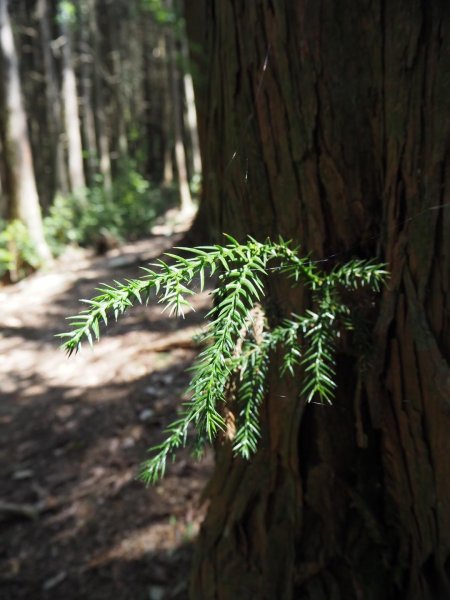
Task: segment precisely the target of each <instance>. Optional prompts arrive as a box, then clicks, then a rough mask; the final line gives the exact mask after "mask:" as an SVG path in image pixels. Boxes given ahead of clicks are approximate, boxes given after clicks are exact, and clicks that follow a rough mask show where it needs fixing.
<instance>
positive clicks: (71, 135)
mask: <svg viewBox="0 0 450 600" xmlns="http://www.w3.org/2000/svg"><path fill="white" fill-rule="evenodd" d="M59 6H60V10H59V25H60V29H61V36H62V38H63V40H64V43H63V46H62V68H63V83H62V98H63V104H64V120H65V128H66V136H67V159H68V163H69V177H70V187H71V191H72V192H73V193H77V192H80V191H82V190H83V189H84V188H85V187H86V180H85V177H84V166H83V147H82V142H81V131H80V116H79V110H78V93H77V81H76V77H75V70H74V67H73V56H72V40H71V31H70V28H71V15H70V14H69V13H68V9H67V8H66V7H65V6H64V3H60V5H59Z"/></svg>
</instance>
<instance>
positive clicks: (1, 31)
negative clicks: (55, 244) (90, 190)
mask: <svg viewBox="0 0 450 600" xmlns="http://www.w3.org/2000/svg"><path fill="white" fill-rule="evenodd" d="M0 44H1V62H2V83H3V85H2V88H3V89H2V90H1V91H2V105H3V110H2V118H1V120H2V121H3V123H2V126H1V130H2V137H3V139H2V148H3V151H4V155H5V156H4V162H5V170H6V171H7V180H8V184H7V193H8V199H9V216H10V218H16V219H20V220H21V221H22V222H23V223H24V225H25V226H26V227H27V229H28V232H29V235H30V239H31V241H32V242H33V245H34V247H35V249H36V252H37V254H38V256H39V258H40V260H41V261H42V262H46V261H49V260H51V254H50V250H49V248H48V246H47V243H46V241H45V238H44V231H43V227H42V216H41V207H40V205H39V197H38V193H37V188H36V180H35V177H34V169H33V158H32V154H31V146H30V140H29V136H28V126H27V118H26V115H25V110H24V107H23V101H22V92H21V86H20V78H19V65H18V59H17V54H16V49H15V45H14V38H13V33H12V29H11V21H10V18H9V13H8V6H7V1H6V0H0Z"/></svg>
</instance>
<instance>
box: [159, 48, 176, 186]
mask: <svg viewBox="0 0 450 600" xmlns="http://www.w3.org/2000/svg"><path fill="white" fill-rule="evenodd" d="M159 47H160V51H161V56H162V63H163V69H164V70H163V73H162V78H163V81H164V85H163V88H162V91H163V93H164V90H165V91H166V93H165V94H164V95H165V96H166V102H165V103H164V109H163V114H164V119H163V124H164V169H163V183H164V185H166V186H170V185H172V184H173V181H174V173H173V170H174V169H173V160H172V154H173V148H174V146H173V138H174V132H173V122H174V120H173V118H171V117H172V114H173V110H174V109H173V98H172V93H171V75H170V66H169V64H168V61H169V59H168V54H167V43H166V38H165V36H162V37H161V39H160V43H159Z"/></svg>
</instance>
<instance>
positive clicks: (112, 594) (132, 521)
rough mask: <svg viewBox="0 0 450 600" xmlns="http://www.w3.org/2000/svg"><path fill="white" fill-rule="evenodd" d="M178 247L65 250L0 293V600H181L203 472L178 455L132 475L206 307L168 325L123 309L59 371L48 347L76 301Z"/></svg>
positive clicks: (165, 415) (158, 430)
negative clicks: (148, 473)
mask: <svg viewBox="0 0 450 600" xmlns="http://www.w3.org/2000/svg"><path fill="white" fill-rule="evenodd" d="M180 235H181V234H178V235H176V236H170V237H169V236H162V235H161V236H158V235H155V236H153V237H152V238H150V239H148V240H144V241H140V242H136V243H133V244H128V245H126V246H123V247H122V248H120V249H117V250H113V251H110V252H109V253H108V254H107V255H105V256H101V257H99V256H94V255H92V253H89V252H87V251H84V250H71V251H70V252H69V253H67V254H66V255H65V256H64V257H62V258H61V259H59V260H58V261H56V263H55V265H54V267H53V268H52V270H50V271H48V272H41V273H37V274H35V275H33V276H32V277H30V278H28V279H26V280H24V281H22V282H21V283H19V284H17V285H15V286H11V287H5V288H1V289H0V305H1V311H0V382H1V384H0V386H1V387H0V395H1V402H0V540H1V542H0V597H1V598H2V600H22V599H23V600H25V599H30V598H33V600H39V599H40V598H42V599H46V600H47V599H55V600H56V599H60V598H64V599H65V600H72V599H73V600H75V599H78V598H89V599H90V600H100V599H103V598H105V599H106V598H108V599H110V598H114V600H125V599H133V600H140V599H141V598H142V599H144V598H145V599H150V600H151V599H155V600H158V599H159V600H163V599H168V598H172V599H178V600H181V599H182V598H186V597H187V572H188V568H189V560H190V551H191V542H192V540H193V538H194V537H195V533H196V531H197V530H198V525H199V522H200V520H201V517H202V509H201V507H200V503H199V497H200V493H201V490H202V488H203V486H204V484H205V482H206V479H207V476H208V474H209V472H210V468H211V464H210V462H211V461H210V459H207V460H205V461H204V462H202V463H195V462H193V461H192V459H191V457H190V455H189V452H188V451H186V452H182V453H180V454H181V457H180V460H179V461H177V463H176V464H174V465H171V466H170V468H169V471H168V475H167V476H166V478H165V479H164V480H163V481H162V482H161V483H160V484H158V485H157V486H155V487H151V488H145V486H144V485H143V484H142V483H141V482H138V481H136V473H137V470H138V467H139V464H140V463H141V462H142V461H143V460H144V459H145V457H146V450H147V449H148V448H149V447H150V446H152V445H154V444H155V443H157V442H158V441H159V440H160V439H161V436H162V432H163V430H164V428H165V427H166V426H167V425H168V423H169V422H170V421H171V420H173V419H174V418H175V416H176V410H177V407H178V406H179V403H180V400H181V399H182V397H183V394H184V390H185V388H186V385H187V382H188V374H187V373H186V369H187V368H188V367H189V365H190V364H191V362H192V360H193V358H194V357H195V354H196V351H197V350H196V348H195V347H194V345H193V343H192V341H191V339H192V335H193V334H195V333H196V331H198V330H199V328H200V326H201V324H202V321H203V318H204V315H205V312H206V310H207V308H208V305H209V297H208V294H207V293H204V294H202V295H200V296H198V297H196V299H194V300H195V302H196V306H195V308H196V312H195V313H191V314H189V315H187V318H186V319H185V320H181V321H180V320H175V319H170V318H168V317H167V315H166V313H164V314H163V313H162V308H161V306H160V305H158V304H157V303H155V302H154V303H150V304H149V305H148V306H147V307H145V306H144V307H141V306H139V307H136V308H135V309H134V310H131V311H130V312H129V313H128V314H126V315H125V316H124V317H123V318H122V319H121V320H120V321H119V322H118V323H117V324H114V325H111V326H110V327H109V328H108V330H107V331H105V332H104V334H103V337H102V339H101V341H100V343H98V344H96V346H95V348H94V351H91V350H90V349H89V347H88V346H87V345H86V346H85V347H84V348H83V351H82V352H81V353H80V354H78V355H76V356H73V357H71V358H70V359H68V358H67V357H66V356H65V354H64V352H63V351H62V350H61V349H60V347H59V341H58V339H57V338H55V334H56V333H58V332H61V331H64V330H67V328H68V322H67V321H65V318H66V317H67V316H70V315H73V314H76V313H77V312H78V311H79V310H81V309H83V305H82V304H80V303H79V302H78V299H79V298H90V297H92V296H93V295H95V287H97V286H98V284H99V283H100V282H104V283H108V282H111V281H112V280H114V279H117V280H122V279H125V278H130V277H133V276H137V275H139V271H140V269H139V267H140V266H145V265H146V264H147V263H149V262H152V261H154V260H155V259H156V258H158V257H159V256H160V255H161V254H162V253H163V252H164V251H166V250H168V249H169V248H171V247H172V246H174V245H177V243H179V242H180V239H181V238H180Z"/></svg>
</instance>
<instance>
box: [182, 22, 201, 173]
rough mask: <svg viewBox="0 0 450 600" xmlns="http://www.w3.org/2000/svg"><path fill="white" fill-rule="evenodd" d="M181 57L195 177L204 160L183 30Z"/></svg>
mask: <svg viewBox="0 0 450 600" xmlns="http://www.w3.org/2000/svg"><path fill="white" fill-rule="evenodd" d="M181 55H182V58H183V68H184V72H183V84H184V96H185V100H186V124H187V131H188V133H189V138H190V143H191V151H192V170H193V173H192V174H193V175H200V174H201V172H202V158H201V155H200V142H199V139H198V128H197V112H196V110H195V95H194V83H193V81H192V75H191V70H190V60H189V46H188V40H187V37H186V32H185V31H184V29H183V32H182V35H181Z"/></svg>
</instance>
